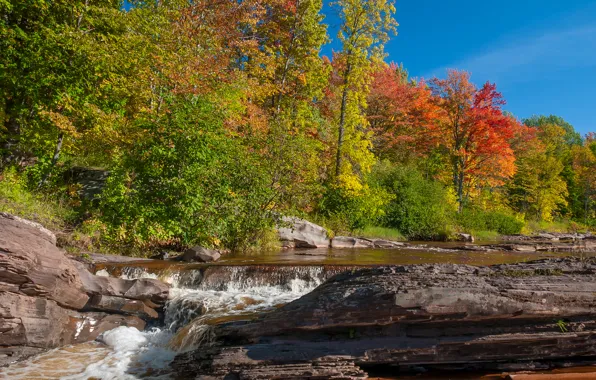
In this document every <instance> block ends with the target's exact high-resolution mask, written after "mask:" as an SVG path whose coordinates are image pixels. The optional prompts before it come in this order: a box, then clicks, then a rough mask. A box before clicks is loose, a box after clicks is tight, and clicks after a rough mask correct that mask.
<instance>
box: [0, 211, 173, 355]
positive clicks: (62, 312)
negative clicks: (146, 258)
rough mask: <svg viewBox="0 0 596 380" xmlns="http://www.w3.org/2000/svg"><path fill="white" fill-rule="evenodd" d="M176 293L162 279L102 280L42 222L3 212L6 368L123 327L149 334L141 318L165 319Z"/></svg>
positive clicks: (1, 303) (0, 350) (0, 272)
mask: <svg viewBox="0 0 596 380" xmlns="http://www.w3.org/2000/svg"><path fill="white" fill-rule="evenodd" d="M168 293H169V286H168V285H166V284H164V283H162V282H161V281H157V280H151V279H140V280H123V279H117V278H107V277H100V276H95V275H93V274H91V273H90V272H89V270H88V263H85V262H80V261H75V260H71V259H70V258H69V257H67V256H66V255H65V253H64V251H63V250H61V249H60V248H58V247H56V238H55V235H54V234H52V233H51V232H49V231H48V230H46V229H45V228H43V227H42V226H40V225H39V224H37V223H33V222H30V221H27V220H24V219H21V218H18V217H14V216H12V215H9V214H5V213H0V366H3V365H6V364H9V363H12V362H14V361H17V360H21V359H24V358H26V357H28V356H31V355H35V354H38V353H41V352H43V351H44V350H47V349H51V348H56V347H60V346H63V345H68V344H73V343H80V342H85V341H88V340H94V339H95V338H96V337H97V336H98V335H99V334H101V333H102V332H104V331H107V330H109V329H112V328H115V327H118V326H129V327H136V328H138V329H143V328H144V327H145V322H144V321H143V320H141V319H140V318H139V317H138V316H141V317H143V318H145V319H147V320H152V319H155V318H157V317H158V316H159V314H158V311H157V310H156V309H157V308H161V307H163V305H164V303H165V301H166V300H167V298H168ZM90 296H91V298H90ZM89 310H96V311H93V312H89ZM97 310H101V311H102V312H97ZM113 313H116V315H114V314H113Z"/></svg>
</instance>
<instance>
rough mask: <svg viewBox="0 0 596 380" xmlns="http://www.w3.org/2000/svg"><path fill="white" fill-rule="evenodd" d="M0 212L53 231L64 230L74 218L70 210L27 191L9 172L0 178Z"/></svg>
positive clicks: (16, 177)
mask: <svg viewBox="0 0 596 380" xmlns="http://www.w3.org/2000/svg"><path fill="white" fill-rule="evenodd" d="M0 211H1V212H7V213H9V214H13V215H16V216H20V217H21V218H25V219H29V220H32V221H35V222H38V223H41V224H42V225H44V226H45V227H47V228H49V229H50V230H54V231H56V230H62V229H64V228H65V227H66V226H67V224H68V221H69V220H72V219H73V218H74V216H75V213H74V211H73V210H72V209H71V208H69V207H67V206H65V205H62V204H60V203H58V202H55V201H50V200H49V198H48V197H47V196H45V195H43V194H36V193H32V192H31V191H29V190H28V189H27V188H26V186H25V184H24V183H23V181H22V179H20V178H19V177H18V176H17V175H16V174H15V173H14V172H12V171H10V170H9V171H7V172H5V173H4V174H3V175H2V176H1V177H0Z"/></svg>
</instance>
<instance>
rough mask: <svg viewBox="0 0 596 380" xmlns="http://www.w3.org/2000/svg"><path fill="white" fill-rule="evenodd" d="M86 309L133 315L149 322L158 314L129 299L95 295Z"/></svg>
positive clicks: (146, 306)
mask: <svg viewBox="0 0 596 380" xmlns="http://www.w3.org/2000/svg"><path fill="white" fill-rule="evenodd" d="M87 308H89V309H93V310H102V311H107V312H114V313H119V314H126V315H135V316H137V317H139V318H142V319H145V320H150V319H157V318H158V317H159V314H158V313H157V311H155V309H153V308H151V306H149V305H147V304H146V303H145V302H143V301H139V300H133V299H129V298H122V297H114V296H105V295H99V294H98V295H95V296H93V297H91V299H90V300H89V302H88V303H87Z"/></svg>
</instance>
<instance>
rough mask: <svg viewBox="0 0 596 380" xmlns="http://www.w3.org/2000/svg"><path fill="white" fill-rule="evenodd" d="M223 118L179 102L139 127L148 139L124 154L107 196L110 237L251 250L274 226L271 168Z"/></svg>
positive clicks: (195, 103)
mask: <svg viewBox="0 0 596 380" xmlns="http://www.w3.org/2000/svg"><path fill="white" fill-rule="evenodd" d="M222 121H223V117H222V114H221V113H220V112H218V110H217V109H216V108H215V107H214V106H213V104H212V103H210V102H208V101H206V100H205V99H203V98H200V97H195V98H194V99H191V100H185V101H183V102H176V101H174V100H172V101H171V102H170V103H169V112H168V113H167V114H164V115H163V116H162V117H161V118H160V119H158V120H156V121H153V120H145V121H142V122H140V123H139V125H138V128H139V129H140V130H141V131H142V134H141V135H142V136H144V138H143V140H141V141H137V142H136V143H135V144H134V145H133V146H131V147H130V150H129V151H127V152H124V153H123V155H122V158H121V160H120V163H119V165H118V166H116V167H115V168H114V170H113V172H112V174H111V176H110V178H109V181H108V186H107V189H106V190H105V191H104V194H103V197H102V198H103V199H102V202H101V205H100V208H101V210H102V214H101V216H100V218H101V220H102V221H103V222H104V223H106V225H107V227H108V230H107V233H108V236H109V238H110V239H112V240H113V241H116V242H120V243H127V244H133V245H137V246H151V245H163V246H173V247H181V246H182V247H183V246H188V245H193V244H203V245H208V246H224V247H228V248H231V249H243V248H245V247H247V246H249V245H250V244H252V243H253V242H254V241H255V239H256V238H257V232H258V231H260V230H263V229H266V228H270V227H271V226H272V224H273V218H272V214H271V210H270V208H269V206H270V204H271V202H272V200H273V199H274V197H275V194H273V192H272V190H271V188H270V187H269V186H268V183H269V181H270V178H268V175H267V171H266V168H265V167H264V165H263V163H262V162H260V161H259V157H258V156H256V155H255V154H251V152H250V151H249V150H248V149H247V148H246V147H243V146H242V145H240V144H239V143H238V141H239V140H235V139H230V138H229V137H228V136H227V135H226V133H225V131H224V130H223V128H222ZM237 157H242V159H237Z"/></svg>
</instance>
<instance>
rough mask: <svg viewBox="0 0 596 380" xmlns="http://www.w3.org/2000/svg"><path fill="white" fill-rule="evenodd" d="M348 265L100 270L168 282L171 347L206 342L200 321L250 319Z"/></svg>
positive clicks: (303, 292) (202, 323)
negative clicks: (173, 336)
mask: <svg viewBox="0 0 596 380" xmlns="http://www.w3.org/2000/svg"><path fill="white" fill-rule="evenodd" d="M348 269H350V267H344V266H289V265H235V266H227V265H212V266H204V267H199V268H196V267H195V268H192V267H191V268H188V267H184V266H174V267H166V268H150V267H142V266H137V267H112V268H103V269H102V271H105V272H106V273H105V274H108V273H109V274H110V275H118V276H119V277H121V278H127V279H134V278H154V279H160V280H162V281H165V282H168V283H170V284H171V285H172V288H171V291H170V300H169V301H168V303H167V304H166V307H165V328H166V329H167V330H169V331H171V332H172V333H176V332H177V335H176V337H175V338H174V340H176V341H177V342H176V343H174V344H172V346H173V347H178V348H191V346H192V345H191V344H189V342H194V343H196V344H198V343H199V342H203V341H204V339H203V338H201V337H200V335H201V334H204V333H205V331H204V330H206V328H204V327H201V326H207V325H210V324H213V323H215V322H216V321H220V320H221V319H222V318H223V319H243V318H244V319H245V318H249V317H250V316H251V315H254V314H255V313H258V312H262V311H266V310H270V309H273V308H275V307H278V306H280V305H283V304H286V303H288V302H291V301H293V300H295V299H297V298H299V297H301V296H302V295H304V294H306V293H308V292H310V291H312V290H313V289H314V288H316V287H317V286H319V285H320V284H322V283H323V282H324V281H325V280H326V279H328V278H330V277H331V276H333V275H335V274H337V273H340V272H342V271H345V270H348ZM180 335H183V336H182V337H180ZM194 335H197V336H196V337H194Z"/></svg>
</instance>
